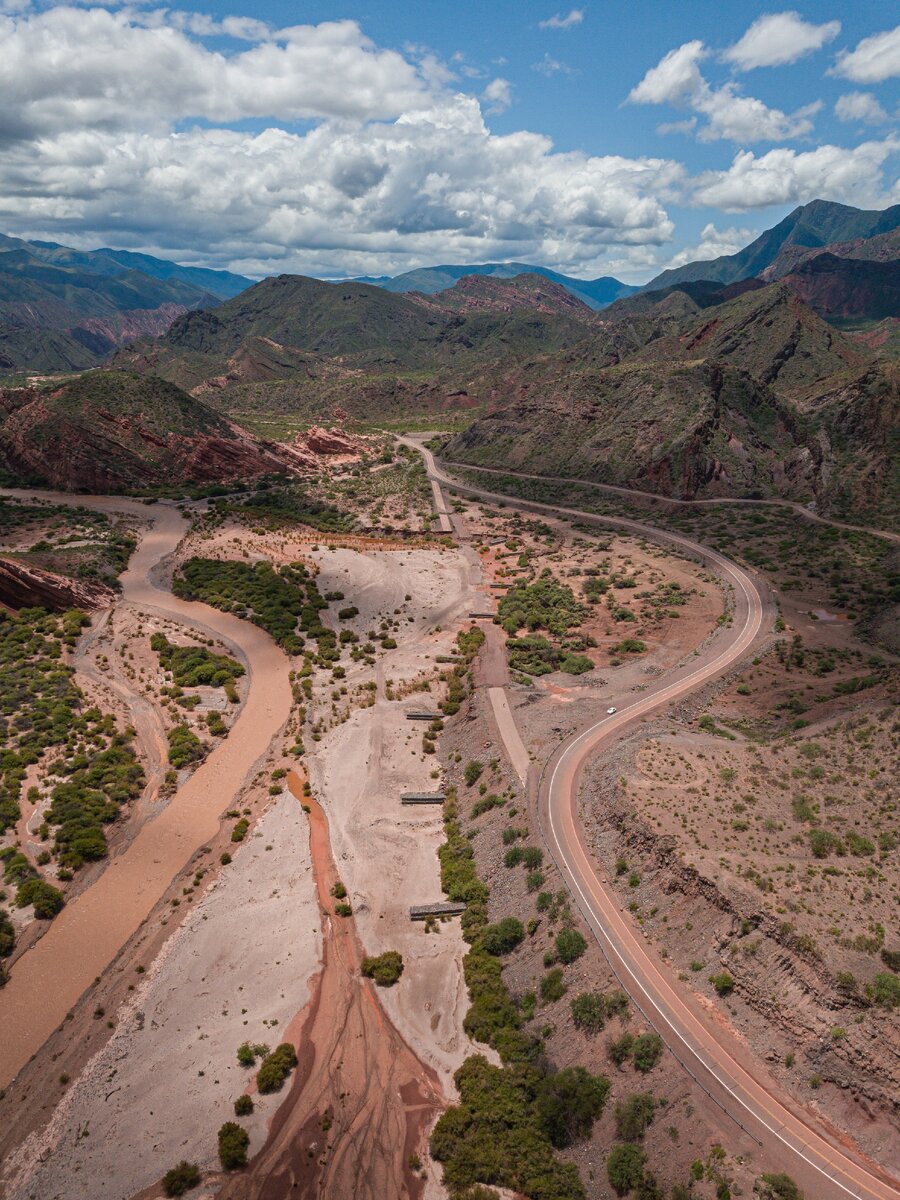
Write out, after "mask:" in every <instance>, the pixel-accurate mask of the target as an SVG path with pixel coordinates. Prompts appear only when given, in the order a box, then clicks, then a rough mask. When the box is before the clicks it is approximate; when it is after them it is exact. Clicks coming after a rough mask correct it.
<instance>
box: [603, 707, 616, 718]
mask: <svg viewBox="0 0 900 1200" xmlns="http://www.w3.org/2000/svg"><path fill="white" fill-rule="evenodd" d="M618 711H619V710H618V709H617V708H608V709H607V710H606V712H607V715H608V716H610V717H611V716H612V715H613V713H614V712H618Z"/></svg>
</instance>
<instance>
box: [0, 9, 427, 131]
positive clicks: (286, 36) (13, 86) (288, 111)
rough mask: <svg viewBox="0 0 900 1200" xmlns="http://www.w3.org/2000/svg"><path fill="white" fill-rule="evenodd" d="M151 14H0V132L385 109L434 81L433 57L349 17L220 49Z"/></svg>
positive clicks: (411, 100)
mask: <svg viewBox="0 0 900 1200" xmlns="http://www.w3.org/2000/svg"><path fill="white" fill-rule="evenodd" d="M157 17H158V14H141V15H140V16H139V17H136V16H135V14H133V13H130V12H125V11H121V12H115V13H113V12H109V11H107V10H105V9H100V8H94V9H89V10H87V11H78V10H76V9H72V8H53V9H49V10H48V11H46V12H43V13H38V14H33V15H25V16H21V17H18V18H17V17H0V39H2V44H3V54H2V56H0V94H2V95H3V98H4V111H3V114H2V115H0V140H2V139H9V138H10V137H39V136H43V135H52V134H54V133H57V132H60V131H63V130H66V129H69V128H71V127H73V126H82V127H88V128H89V127H94V128H106V129H126V128H134V127H135V125H138V126H140V127H142V128H145V129H151V128H157V129H158V128H161V127H163V126H166V125H168V124H169V123H171V122H172V121H177V120H185V119H189V118H192V117H193V118H205V119H207V120H209V121H213V122H224V121H234V120H240V119H242V118H247V117H274V118H277V119H280V120H284V121H293V120H302V119H310V118H341V119H357V120H358V119H367V118H384V117H392V116H396V115H398V114H399V113H401V112H404V111H409V110H411V109H415V108H416V107H422V106H424V105H427V104H430V103H431V102H432V99H433V94H434V92H435V90H436V89H437V88H439V87H440V86H441V83H442V79H441V77H440V75H439V74H438V75H437V77H436V78H434V79H432V78H430V77H429V69H430V67H431V64H430V63H429V62H427V61H423V62H420V63H418V64H413V63H411V62H409V61H408V60H407V59H406V58H404V57H403V56H402V55H401V54H398V53H397V52H396V51H393V50H383V49H379V48H378V47H376V46H375V45H374V44H373V43H372V42H371V41H370V40H369V39H368V38H367V37H365V35H364V34H363V33H362V31H361V30H360V28H359V26H358V25H357V24H356V22H354V21H330V22H325V23H323V24H320V25H298V26H294V27H292V28H289V29H282V30H280V31H278V33H277V34H274V35H273V37H272V40H268V41H264V42H262V43H260V44H258V45H254V46H253V47H252V48H250V49H247V50H244V51H242V52H240V53H236V54H232V55H230V56H226V55H223V54H220V53H217V52H213V51H211V50H208V49H207V48H206V47H205V46H203V44H202V43H200V42H198V41H196V40H192V38H191V37H190V36H189V33H188V32H185V31H184V30H180V29H176V28H173V27H172V25H171V24H170V23H164V24H160V23H152V22H154V21H155V20H156V19H157ZM236 20H239V19H236ZM233 28H235V29H237V28H238V26H234V27H233ZM240 28H241V29H242V31H243V33H244V34H247V33H249V32H250V27H249V26H248V25H247V24H246V23H245V22H241V24H240ZM257 32H258V31H257Z"/></svg>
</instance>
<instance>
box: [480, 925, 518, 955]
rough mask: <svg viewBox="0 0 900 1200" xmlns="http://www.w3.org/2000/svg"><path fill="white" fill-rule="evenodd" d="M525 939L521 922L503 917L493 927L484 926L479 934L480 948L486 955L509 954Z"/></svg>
mask: <svg viewBox="0 0 900 1200" xmlns="http://www.w3.org/2000/svg"><path fill="white" fill-rule="evenodd" d="M524 937H525V929H524V926H523V925H522V922H521V921H520V920H518V919H517V918H516V917H504V918H503V920H502V921H497V922H496V923H495V924H494V925H486V926H485V928H484V929H483V930H482V933H481V947H482V949H483V950H486V951H487V953H488V954H509V953H510V951H512V950H515V948H516V946H518V945H519V943H520V942H521V941H522V939H523V938H524Z"/></svg>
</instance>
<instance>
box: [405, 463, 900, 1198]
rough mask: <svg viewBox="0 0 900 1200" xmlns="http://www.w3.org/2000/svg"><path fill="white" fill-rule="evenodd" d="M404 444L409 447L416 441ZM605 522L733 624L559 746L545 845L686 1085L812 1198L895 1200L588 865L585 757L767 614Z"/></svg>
mask: <svg viewBox="0 0 900 1200" xmlns="http://www.w3.org/2000/svg"><path fill="white" fill-rule="evenodd" d="M409 444H411V445H417V443H416V442H413V441H411V442H410V443H409ZM418 448H419V449H420V450H421V452H422V453H423V455H424V456H425V461H426V469H427V471H428V474H429V477H430V478H431V479H432V481H434V482H439V483H442V484H447V485H451V486H453V487H454V488H455V489H456V490H457V491H459V492H461V493H462V494H465V495H470V496H477V497H479V498H481V499H487V500H491V501H501V500H502V501H503V502H505V503H507V504H508V503H510V499H511V498H510V497H509V496H504V495H501V494H499V493H494V492H489V491H486V490H484V489H480V488H473V487H470V486H468V485H460V484H458V483H457V482H456V481H455V480H454V479H452V477H451V476H449V475H448V474H447V473H446V471H445V470H443V469H441V468H439V467H438V466H437V465H436V464H435V462H434V457H433V455H431V453H430V452H429V451H428V450H426V449H425V448H424V447H422V446H421V445H420V444H418ZM513 502H514V503H515V505H516V507H517V508H518V507H521V508H523V509H526V510H528V511H542V512H548V513H552V514H554V515H564V516H575V517H578V518H579V519H582V520H584V519H591V518H592V516H593V518H594V519H595V520H596V514H590V513H583V512H580V511H579V510H577V509H571V508H562V507H558V506H555V505H547V504H539V503H537V502H531V501H519V500H517V499H516V500H514V501H513ZM602 523H603V524H613V525H616V526H618V527H625V528H632V529H634V530H635V531H637V532H640V533H642V534H645V535H648V536H653V537H654V538H655V540H658V541H663V542H667V543H668V544H670V545H675V546H676V547H678V548H679V549H680V550H682V551H686V552H687V553H689V554H692V555H694V556H696V557H700V558H701V559H703V560H704V561H705V562H707V563H709V564H710V565H711V566H712V567H713V568H714V569H715V570H716V572H717V573H718V574H719V575H720V576H721V577H722V578H723V579H725V580H726V581H727V583H728V584H729V586H730V588H731V589H732V594H733V600H734V613H733V621H732V624H731V627H730V628H725V629H722V630H720V632H719V635H718V637H717V638H715V639H713V640H712V642H711V643H710V645H709V647H708V649H707V650H706V651H705V653H703V654H701V655H700V656H699V657H698V658H696V659H694V660H693V662H691V663H690V664H688V665H686V666H683V667H681V668H679V669H677V670H675V671H673V672H669V673H667V675H666V676H665V678H664V679H663V680H661V681H659V682H658V683H657V684H655V685H653V686H652V687H651V688H650V689H649V690H648V691H647V692H645V693H643V694H642V695H641V696H640V697H638V698H635V699H633V700H630V701H629V702H627V703H626V704H625V705H623V707H622V708H621V709H620V711H619V712H618V713H616V714H615V715H612V716H604V717H602V718H601V719H600V720H598V721H596V722H594V723H593V724H592V725H590V726H589V727H588V728H587V729H585V730H583V731H582V732H581V733H579V734H577V735H576V736H574V737H572V738H570V739H569V740H568V741H566V742H565V743H564V744H563V745H562V746H560V747H559V748H558V749H557V751H556V753H555V754H554V755H553V757H552V758H551V760H550V761H549V763H548V764H547V765H546V767H545V769H544V772H543V774H542V778H541V784H540V791H539V799H538V806H539V817H540V822H541V826H542V832H543V835H544V838H545V840H546V843H547V846H548V849H549V850H550V853H551V855H552V857H553V858H554V860H555V862H556V864H557V866H558V867H559V869H560V872H561V873H562V875H563V877H564V879H565V880H566V883H567V885H568V886H569V889H570V890H571V892H572V894H573V896H574V897H575V900H576V902H577V904H578V906H579V908H580V910H581V912H582V914H583V916H584V918H585V920H586V921H587V923H588V925H589V926H590V928H591V930H592V931H593V933H594V935H595V936H596V937H597V939H598V941H599V942H600V945H601V947H602V948H603V950H604V952H605V953H606V955H607V957H608V959H609V961H610V963H611V964H612V966H613V969H614V970H615V972H616V974H617V976H618V977H619V979H620V980H621V982H622V985H623V986H624V988H625V990H626V991H627V992H628V993H629V995H630V996H631V997H632V999H633V1000H634V1002H635V1003H636V1004H637V1005H638V1007H639V1008H640V1009H641V1011H642V1012H643V1013H644V1014H645V1016H646V1017H647V1019H648V1020H649V1021H650V1022H651V1024H652V1025H653V1026H654V1027H655V1028H656V1029H657V1030H658V1031H659V1033H660V1034H661V1035H662V1037H663V1039H664V1040H665V1042H666V1044H667V1045H668V1047H669V1049H670V1050H672V1052H673V1053H675V1054H676V1056H677V1057H678V1058H679V1060H680V1061H681V1062H682V1063H683V1064H684V1065H685V1067H686V1068H687V1070H688V1071H689V1072H690V1073H691V1074H692V1075H693V1076H694V1078H695V1079H697V1080H698V1082H700V1084H701V1085H702V1086H703V1087H705V1088H706V1090H707V1091H709V1092H710V1094H711V1095H712V1096H713V1097H714V1098H715V1099H716V1100H717V1101H718V1102H719V1104H720V1105H721V1106H722V1107H723V1108H724V1109H725V1111H726V1112H728V1113H729V1114H730V1115H731V1116H732V1117H733V1118H734V1119H735V1120H736V1121H737V1122H738V1123H739V1124H740V1125H741V1126H742V1127H743V1128H745V1129H746V1130H747V1131H748V1132H749V1133H750V1134H751V1135H752V1136H753V1137H754V1138H755V1139H756V1140H757V1141H758V1142H760V1143H761V1145H762V1147H763V1151H764V1153H765V1156H766V1161H767V1163H775V1164H778V1165H779V1166H780V1167H782V1166H783V1168H784V1169H786V1170H788V1171H789V1172H790V1174H792V1175H793V1176H794V1177H795V1178H796V1179H797V1180H798V1181H799V1182H800V1183H801V1185H802V1186H803V1187H804V1188H805V1189H807V1195H808V1196H810V1197H811V1198H814V1200H847V1198H848V1197H856V1198H857V1200H897V1197H898V1196H900V1188H898V1186H897V1185H896V1183H892V1182H891V1181H890V1180H889V1179H888V1178H887V1177H886V1176H885V1175H884V1174H883V1173H882V1172H881V1170H880V1168H879V1167H878V1166H877V1165H875V1164H865V1163H863V1162H860V1161H858V1160H857V1159H856V1158H855V1157H851V1156H850V1155H849V1154H847V1153H845V1152H844V1150H843V1149H842V1148H840V1147H839V1146H837V1145H835V1144H833V1143H832V1142H831V1141H829V1140H828V1139H827V1138H826V1137H825V1136H823V1134H822V1132H820V1131H819V1130H818V1129H817V1128H815V1127H814V1125H813V1123H812V1120H811V1118H809V1117H808V1115H807V1114H806V1113H805V1112H803V1111H798V1110H796V1109H795V1108H794V1106H793V1104H792V1102H791V1101H790V1100H789V1099H788V1098H787V1097H786V1096H785V1095H783V1094H780V1093H779V1092H778V1090H777V1089H776V1087H775V1086H774V1085H773V1084H772V1082H771V1081H770V1080H768V1079H766V1080H765V1081H764V1082H761V1081H760V1078H759V1077H758V1076H759V1074H760V1073H759V1072H758V1070H757V1069H755V1068H757V1064H755V1063H754V1061H753V1059H752V1058H750V1057H749V1056H748V1057H746V1060H745V1061H742V1058H743V1057H744V1056H743V1055H742V1054H741V1050H740V1048H739V1047H738V1046H737V1044H736V1042H734V1041H733V1039H731V1038H730V1037H729V1036H728V1035H727V1034H726V1033H725V1032H724V1031H721V1030H717V1029H714V1028H713V1027H711V1026H709V1025H708V1024H707V1023H706V1022H705V1021H703V1020H701V1018H700V1016H699V1015H698V1013H697V1012H696V1011H695V1010H694V1008H693V1007H692V1006H691V1004H690V1003H689V1002H688V1001H687V999H686V997H685V995H684V994H683V993H682V991H681V989H679V988H678V987H677V986H676V981H675V979H674V976H673V975H672V974H671V972H670V970H669V969H668V968H667V967H665V966H664V965H663V964H662V963H661V960H659V959H658V957H657V956H656V955H655V954H654V953H652V952H651V951H650V949H649V948H648V947H647V946H646V945H645V943H644V941H643V939H642V937H641V936H640V934H639V933H638V931H637V928H636V926H635V925H634V923H633V921H631V920H630V919H629V918H627V917H626V916H625V915H624V914H623V913H622V912H621V911H620V907H619V901H618V898H617V896H616V894H615V892H614V890H613V889H612V888H611V887H607V886H606V885H605V884H604V882H603V880H602V879H601V878H600V876H599V874H598V872H597V868H596V866H595V864H594V862H593V861H592V858H591V854H590V851H589V849H588V846H587V843H586V839H585V833H584V828H583V826H582V824H581V820H580V812H579V794H580V786H579V785H580V779H581V774H582V771H583V769H584V766H585V764H586V762H587V761H588V759H590V758H591V757H592V756H593V755H595V754H596V753H597V752H598V750H600V749H602V748H605V747H608V746H609V745H610V744H611V743H612V742H614V741H615V740H616V739H618V738H620V737H622V736H623V735H624V734H625V733H626V732H628V731H629V730H631V729H632V728H633V726H634V724H635V723H636V722H637V721H639V720H640V719H642V718H646V717H648V716H649V715H650V714H651V713H654V712H656V711H657V710H658V709H660V708H661V707H663V706H668V705H669V704H671V703H672V702H673V701H675V700H677V699H679V698H681V697H683V696H686V695H688V694H689V693H691V692H693V691H695V690H696V689H697V688H698V687H700V686H702V685H703V684H704V683H705V682H707V681H709V680H711V679H713V678H716V677H717V676H719V675H721V674H722V673H723V672H724V671H726V670H727V669H728V668H729V666H731V665H732V664H734V663H736V662H738V661H739V660H740V659H741V658H742V657H744V656H745V655H746V654H747V652H748V650H749V649H750V647H751V646H752V645H753V643H754V642H755V641H756V639H757V637H758V635H759V634H760V631H761V630H762V629H763V627H764V618H765V616H766V614H767V613H768V612H769V606H768V604H767V600H766V597H765V594H764V593H763V591H762V590H761V588H760V586H759V585H758V584H757V582H756V581H755V580H754V579H753V577H752V576H751V575H750V574H748V573H747V572H745V571H743V570H742V569H741V568H740V567H738V566H737V565H736V564H735V563H732V562H731V561H730V560H729V559H727V558H725V557H724V556H723V555H721V554H718V553H717V552H716V551H713V550H710V549H708V548H707V547H704V546H701V545H699V544H697V543H695V542H692V541H690V540H689V539H687V538H683V537H681V536H680V535H677V534H670V533H667V532H665V531H662V530H656V529H653V528H652V527H650V526H647V525H645V524H643V523H642V522H637V521H629V520H628V519H626V518H606V517H604V518H602Z"/></svg>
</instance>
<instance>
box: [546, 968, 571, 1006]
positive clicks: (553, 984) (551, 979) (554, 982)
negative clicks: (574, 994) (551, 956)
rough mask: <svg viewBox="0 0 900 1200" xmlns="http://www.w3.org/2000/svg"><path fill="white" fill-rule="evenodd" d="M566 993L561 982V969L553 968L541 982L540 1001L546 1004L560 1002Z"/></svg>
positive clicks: (566, 989)
mask: <svg viewBox="0 0 900 1200" xmlns="http://www.w3.org/2000/svg"><path fill="white" fill-rule="evenodd" d="M567 991H568V988H567V987H566V985H565V983H564V982H563V973H562V967H554V968H553V969H552V970H550V971H548V972H547V974H546V975H545V976H544V978H543V979H542V980H541V999H542V1000H543V1001H545V1002H546V1003H547V1004H552V1003H553V1002H554V1001H555V1000H561V999H562V998H563V996H564V995H565V994H566V992H567Z"/></svg>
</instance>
